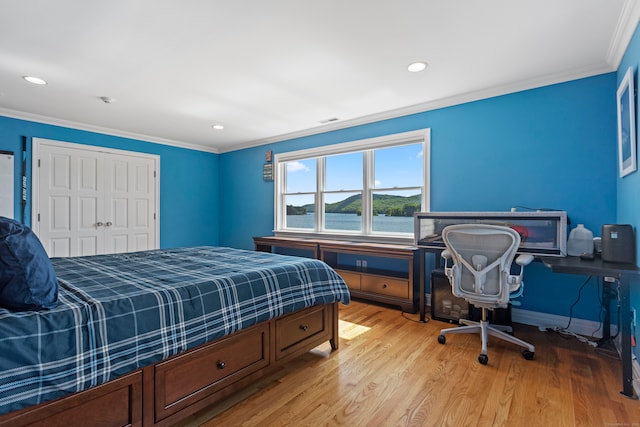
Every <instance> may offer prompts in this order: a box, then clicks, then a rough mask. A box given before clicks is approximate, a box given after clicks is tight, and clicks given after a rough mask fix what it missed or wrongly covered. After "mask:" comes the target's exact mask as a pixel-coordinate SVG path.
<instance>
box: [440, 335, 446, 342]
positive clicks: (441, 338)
mask: <svg viewBox="0 0 640 427" xmlns="http://www.w3.org/2000/svg"><path fill="white" fill-rule="evenodd" d="M438 342H439V343H440V344H444V343H446V342H447V337H445V336H444V335H438Z"/></svg>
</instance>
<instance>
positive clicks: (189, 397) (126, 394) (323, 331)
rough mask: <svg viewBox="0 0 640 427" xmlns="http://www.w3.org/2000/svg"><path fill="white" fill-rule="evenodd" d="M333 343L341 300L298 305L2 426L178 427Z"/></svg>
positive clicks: (1, 420) (10, 417)
mask: <svg viewBox="0 0 640 427" xmlns="http://www.w3.org/2000/svg"><path fill="white" fill-rule="evenodd" d="M326 341H330V343H331V348H332V350H337V349H338V303H337V302H336V303H333V304H326V305H319V306H314V307H309V308H305V309H303V310H300V311H296V312H293V313H290V314H287V315H285V316H282V317H279V318H277V319H272V320H269V321H266V322H263V323H259V324H257V325H254V326H251V327H249V328H247V329H243V330H241V331H239V332H236V333H234V334H232V335H229V336H226V337H222V338H220V339H218V340H215V341H212V342H209V343H207V344H203V345H202V346H200V347H197V348H194V349H192V350H189V351H187V352H184V353H182V354H179V355H177V356H174V357H171V358H169V359H166V360H163V361H161V362H158V363H156V364H154V365H151V366H147V367H145V368H143V369H139V370H137V371H134V372H131V373H129V374H127V375H124V376H122V377H120V378H117V379H115V380H112V381H110V382H108V383H106V384H103V385H100V386H97V387H94V388H91V389H89V390H85V391H82V392H79V393H75V394H72V395H70V396H67V397H63V398H61V399H58V400H54V401H52V402H45V403H43V404H40V405H37V406H34V407H31V408H26V409H23V410H20V411H15V412H11V413H9V414H6V415H3V416H0V426H12V427H13V426H26V425H43V426H44V425H46V426H64V427H70V426H75V425H78V426H80V425H81V426H88V425H100V426H114V427H115V426H118V427H120V426H137V427H140V426H170V425H173V424H175V423H176V422H178V421H180V420H182V419H184V418H186V417H188V416H190V415H193V414H194V413H196V412H198V411H200V410H202V409H204V408H206V407H209V406H211V405H213V404H214V403H216V402H217V401H219V400H221V399H223V398H225V397H227V396H229V395H231V394H232V393H234V392H237V391H239V390H241V389H243V388H244V387H247V386H248V385H250V384H252V383H253V382H255V381H256V380H257V379H258V378H261V377H263V376H265V375H267V374H268V373H270V372H271V371H273V370H274V369H275V368H277V367H278V366H280V365H282V364H283V363H286V362H287V361H288V360H290V359H292V358H295V357H297V356H300V355H301V354H304V353H306V352H308V351H309V350H311V349H312V348H314V347H316V346H318V345H320V344H322V343H324V342H326Z"/></svg>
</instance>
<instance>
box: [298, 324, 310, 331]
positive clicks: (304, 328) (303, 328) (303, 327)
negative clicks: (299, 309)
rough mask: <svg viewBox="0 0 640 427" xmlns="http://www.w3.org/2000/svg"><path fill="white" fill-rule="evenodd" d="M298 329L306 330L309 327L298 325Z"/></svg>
mask: <svg viewBox="0 0 640 427" xmlns="http://www.w3.org/2000/svg"><path fill="white" fill-rule="evenodd" d="M300 329H302V330H303V331H305V332H307V329H309V327H308V326H307V325H300Z"/></svg>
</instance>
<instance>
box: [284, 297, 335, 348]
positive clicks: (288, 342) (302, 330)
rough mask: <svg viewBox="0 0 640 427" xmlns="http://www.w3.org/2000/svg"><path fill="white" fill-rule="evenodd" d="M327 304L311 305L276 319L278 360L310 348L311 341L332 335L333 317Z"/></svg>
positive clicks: (320, 340) (326, 338)
mask: <svg viewBox="0 0 640 427" xmlns="http://www.w3.org/2000/svg"><path fill="white" fill-rule="evenodd" d="M330 314H331V313H329V309H328V308H327V307H326V306H324V305H323V306H315V307H310V308H308V309H306V310H304V311H302V312H299V313H294V314H291V315H289V316H285V317H283V318H281V319H277V320H276V360H279V359H281V358H283V357H285V356H288V355H289V354H292V353H294V352H296V351H297V350H298V349H300V348H308V347H307V346H308V345H309V343H310V342H312V341H316V342H318V344H320V343H322V342H324V341H326V340H328V339H329V338H330V335H331V318H330Z"/></svg>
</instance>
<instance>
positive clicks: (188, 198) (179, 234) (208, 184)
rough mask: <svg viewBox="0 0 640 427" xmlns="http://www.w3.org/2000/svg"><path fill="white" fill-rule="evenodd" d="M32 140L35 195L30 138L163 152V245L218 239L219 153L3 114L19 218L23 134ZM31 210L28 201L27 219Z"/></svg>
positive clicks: (0, 131) (1, 133) (3, 144)
mask: <svg viewBox="0 0 640 427" xmlns="http://www.w3.org/2000/svg"><path fill="white" fill-rule="evenodd" d="M23 137H27V141H28V150H27V154H28V160H27V163H28V167H27V170H28V178H27V182H28V186H27V189H28V194H27V200H30V199H31V138H32V137H38V138H46V139H54V140H58V141H65V142H73V143H79V144H86V145H94V146H101V147H107V148H115V149H120V150H130V151H138V152H143V153H149V154H157V155H159V156H160V219H161V221H160V246H161V247H162V248H167V247H177V246H189V245H205V244H209V245H217V244H218V201H219V193H218V155H217V154H210V153H204V152H200V151H194V150H187V149H183V148H177V147H171V146H167V145H160V144H154V143H150V142H144V141H139V140H134V139H128V138H120V137H116V136H110V135H104V134H99V133H93V132H86V131H80V130H75V129H69V128H64V127H60V126H52V125H46V124H42V123H35V122H30V121H25V120H18V119H12V118H8V117H0V150H6V151H13V152H14V153H15V165H14V169H15V174H16V177H15V187H16V192H15V218H18V219H20V218H21V213H20V203H19V202H20V200H21V199H20V180H21V173H22V163H21V153H22V138H23ZM30 217H31V210H30V205H29V204H28V205H27V215H26V221H25V222H26V223H27V224H30Z"/></svg>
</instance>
